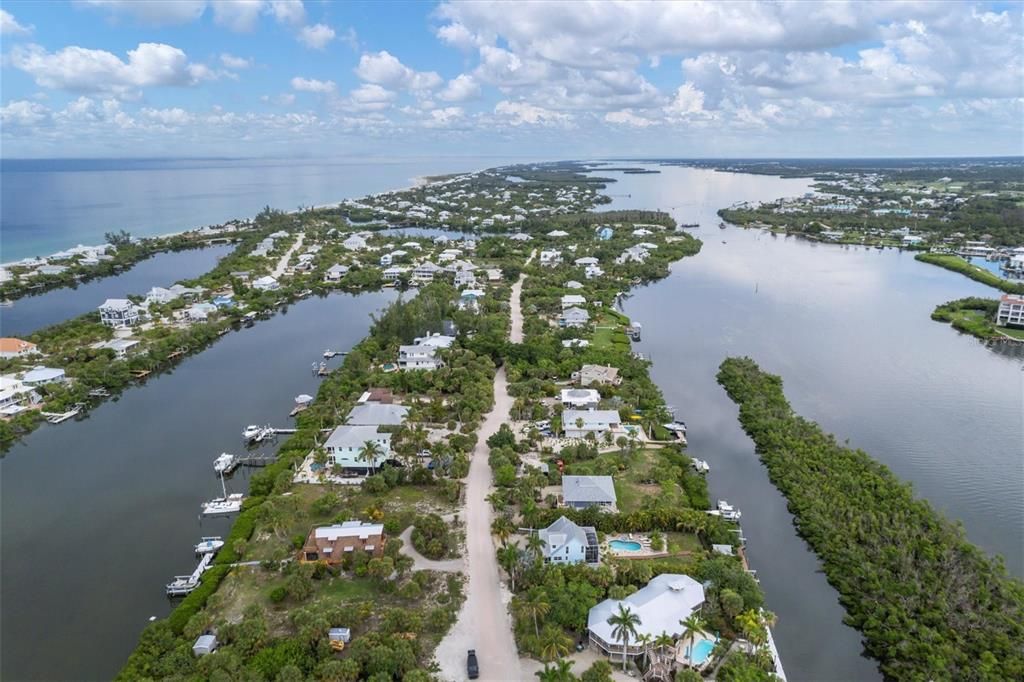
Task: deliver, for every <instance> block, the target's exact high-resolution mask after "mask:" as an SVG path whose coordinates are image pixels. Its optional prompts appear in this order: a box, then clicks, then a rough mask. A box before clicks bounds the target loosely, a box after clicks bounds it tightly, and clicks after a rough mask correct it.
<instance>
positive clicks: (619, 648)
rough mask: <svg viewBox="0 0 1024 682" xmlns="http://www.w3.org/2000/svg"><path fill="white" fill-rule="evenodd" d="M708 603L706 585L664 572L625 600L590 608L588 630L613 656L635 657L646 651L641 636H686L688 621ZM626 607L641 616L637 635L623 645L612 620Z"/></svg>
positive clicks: (592, 640)
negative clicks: (686, 623) (684, 627)
mask: <svg viewBox="0 0 1024 682" xmlns="http://www.w3.org/2000/svg"><path fill="white" fill-rule="evenodd" d="M703 603H704V586H703V585H701V584H700V583H699V582H697V581H696V580H694V579H693V578H691V577H690V576H688V575H683V574H681V573H663V574H661V575H659V576H657V577H655V578H652V579H651V581H650V582H649V583H647V586H646V587H644V588H642V589H640V590H637V591H636V592H634V593H633V594H631V595H629V596H628V597H626V598H625V599H605V600H604V601H603V602H601V603H600V604H598V605H597V606H595V607H594V608H592V609H590V613H589V614H588V616H587V629H588V630H589V631H590V644H591V645H592V646H594V647H595V648H597V649H598V650H600V651H602V652H604V653H605V654H607V655H609V656H611V657H612V658H613V659H618V660H622V657H623V655H625V656H627V657H629V658H635V657H636V656H639V655H640V654H642V653H643V652H644V649H645V645H643V644H641V643H640V639H641V638H646V637H651V638H653V637H657V636H658V635H660V634H661V633H663V632H665V633H667V634H669V635H670V636H672V637H673V638H679V637H681V636H682V632H683V626H682V625H680V621H684V620H686V619H687V618H689V617H690V616H691V615H693V613H694V612H696V611H698V610H699V609H700V608H701V605H702V604H703ZM620 607H623V608H626V609H628V610H629V611H631V612H632V613H635V614H636V615H637V616H639V621H640V622H639V623H638V624H637V626H636V635H634V636H632V637H630V638H629V642H628V644H627V645H626V646H625V647H623V644H622V641H621V640H619V639H617V638H616V637H615V635H613V634H612V630H613V629H614V628H615V626H614V625H612V624H610V623H609V622H608V619H609V618H610V617H611V616H613V615H614V614H616V613H618V612H619V608H620Z"/></svg>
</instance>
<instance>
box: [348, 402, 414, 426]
mask: <svg viewBox="0 0 1024 682" xmlns="http://www.w3.org/2000/svg"><path fill="white" fill-rule="evenodd" d="M408 414H409V408H408V407H406V406H405V405H392V404H390V403H378V402H370V401H368V402H364V403H360V404H359V405H356V406H355V407H353V408H352V411H351V412H349V413H348V418H347V419H345V423H346V424H351V425H352V426H385V425H387V426H398V425H399V424H404V423H405V419H406V417H407V416H408Z"/></svg>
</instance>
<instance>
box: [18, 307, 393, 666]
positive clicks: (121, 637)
mask: <svg viewBox="0 0 1024 682" xmlns="http://www.w3.org/2000/svg"><path fill="white" fill-rule="evenodd" d="M395 297H396V294H395V292H393V291H390V290H388V291H383V292H375V293H366V294H361V295H358V296H353V295H347V294H332V295H330V296H328V297H325V298H310V299H306V300H303V301H300V302H299V303H296V304H294V305H292V306H291V307H289V308H288V310H287V312H286V313H284V314H278V315H276V316H274V317H273V318H271V319H269V320H265V321H261V322H258V323H257V324H256V325H255V326H254V327H252V328H249V329H242V330H240V331H238V332H233V333H230V334H228V335H226V336H225V337H224V338H223V339H221V340H220V341H218V342H217V343H216V344H214V345H213V346H212V347H210V348H208V349H207V350H205V351H203V352H202V353H200V354H198V355H195V356H192V357H190V358H188V359H186V360H185V361H183V362H182V363H181V364H180V365H178V366H177V367H175V368H174V370H173V371H172V372H171V373H169V374H167V375H163V376H159V377H154V378H153V379H151V380H150V381H148V382H147V383H146V384H145V385H143V386H140V387H138V388H134V389H131V390H129V391H127V392H126V393H125V394H124V395H123V396H122V397H121V399H119V400H113V401H108V402H106V403H104V404H102V405H100V406H99V407H97V408H96V409H95V410H93V411H91V412H90V414H89V416H88V418H87V419H85V420H84V421H81V422H69V423H66V424H63V425H61V426H57V427H51V426H43V427H42V428H40V429H39V430H37V431H36V432H35V433H33V434H31V435H30V436H28V437H27V438H26V439H25V442H24V443H22V444H19V445H16V446H15V447H14V448H13V449H12V450H11V451H10V452H9V453H7V455H6V457H4V458H3V459H2V460H0V486H2V488H0V493H2V495H0V499H2V515H0V528H2V533H0V553H2V556H3V565H2V587H0V589H2V603H3V610H2V614H0V618H2V623H0V627H2V631H3V638H2V655H0V659H2V667H0V678H3V679H6V680H35V679H39V680H42V679H46V680H58V679H60V680H101V679H110V678H111V677H112V676H113V675H115V674H116V673H117V671H118V670H119V669H120V667H121V665H122V664H123V663H124V661H125V659H126V658H127V656H128V654H129V653H130V652H131V650H132V649H133V648H134V646H135V644H136V642H137V641H138V635H139V632H140V631H141V630H142V628H143V627H144V626H145V625H146V622H147V620H148V619H149V618H150V617H151V616H156V617H163V616H166V615H167V614H168V613H169V612H170V610H171V603H170V602H169V601H168V600H167V599H166V598H165V597H164V592H163V589H164V585H165V583H166V582H167V581H168V580H169V579H170V578H171V577H172V576H174V575H176V574H187V573H191V572H192V569H193V568H194V567H195V563H196V562H195V559H194V558H193V555H192V547H193V545H194V544H195V543H196V542H198V541H199V538H200V536H203V535H223V534H226V532H227V530H228V528H229V527H230V520H228V519H214V520H210V519H205V520H202V522H200V519H199V509H200V507H199V505H200V503H201V502H203V501H205V500H208V499H210V498H212V497H215V496H217V495H219V494H220V483H219V481H218V479H217V478H216V476H215V475H214V473H213V464H212V463H213V459H214V457H216V456H217V455H219V454H220V453H221V452H225V451H226V452H233V453H239V452H241V451H242V450H243V445H242V442H241V435H240V434H241V430H242V428H243V427H244V426H245V425H246V424H251V423H256V424H268V423H269V424H272V425H275V426H279V427H286V426H291V425H292V420H291V419H289V417H288V412H289V411H290V410H291V408H292V407H293V404H294V403H293V399H294V397H295V396H296V395H298V394H300V393H310V394H314V395H315V394H316V390H317V385H318V380H317V379H316V378H315V377H313V376H312V373H311V371H310V366H311V364H312V363H313V362H314V361H319V360H320V359H321V356H322V354H323V352H324V350H325V349H328V348H330V349H332V350H347V349H349V348H351V346H352V345H354V344H355V343H356V342H358V341H359V340H360V339H362V338H363V337H364V336H365V335H366V333H367V330H368V329H369V324H370V315H371V314H372V313H375V312H377V311H379V310H381V309H382V308H383V307H385V306H386V305H387V304H388V303H389V302H390V301H392V300H394V299H395ZM340 361H341V359H340V358H338V359H335V360H333V361H332V366H335V365H336V364H337V363H339V362H340ZM267 451H268V452H272V448H267ZM245 472H246V470H245V469H243V470H241V471H239V472H237V473H236V474H235V476H234V477H233V479H229V480H228V488H229V492H240V491H243V490H244V489H245V488H246V485H247V483H246V479H247V475H246V473H245Z"/></svg>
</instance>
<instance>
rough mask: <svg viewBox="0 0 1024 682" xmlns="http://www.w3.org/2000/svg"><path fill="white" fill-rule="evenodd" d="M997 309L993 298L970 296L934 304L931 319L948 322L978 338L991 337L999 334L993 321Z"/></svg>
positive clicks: (997, 305) (996, 303) (997, 303)
mask: <svg viewBox="0 0 1024 682" xmlns="http://www.w3.org/2000/svg"><path fill="white" fill-rule="evenodd" d="M998 309H999V301H997V300H995V299H993V298H978V297H976V296H971V297H968V298H959V299H957V300H955V301H947V302H946V303H943V304H942V305H939V306H936V308H935V310H934V311H933V312H932V319H933V320H935V321H936V322H949V323H951V324H952V325H953V328H954V329H956V330H957V331H961V332H964V333H965V334H971V335H973V336H977V337H978V338H979V339H991V338H994V337H997V336H999V335H1000V334H999V332H998V331H997V330H996V327H995V324H994V323H993V318H994V317H995V314H996V311H997V310H998Z"/></svg>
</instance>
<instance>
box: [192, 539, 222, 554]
mask: <svg viewBox="0 0 1024 682" xmlns="http://www.w3.org/2000/svg"><path fill="white" fill-rule="evenodd" d="M223 546H224V541H223V540H221V539H220V536H219V535H218V536H215V537H208V538H206V537H204V538H203V540H202V542H200V543H199V544H198V545H196V554H210V553H211V552H216V551H217V550H218V549H220V548H221V547H223Z"/></svg>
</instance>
